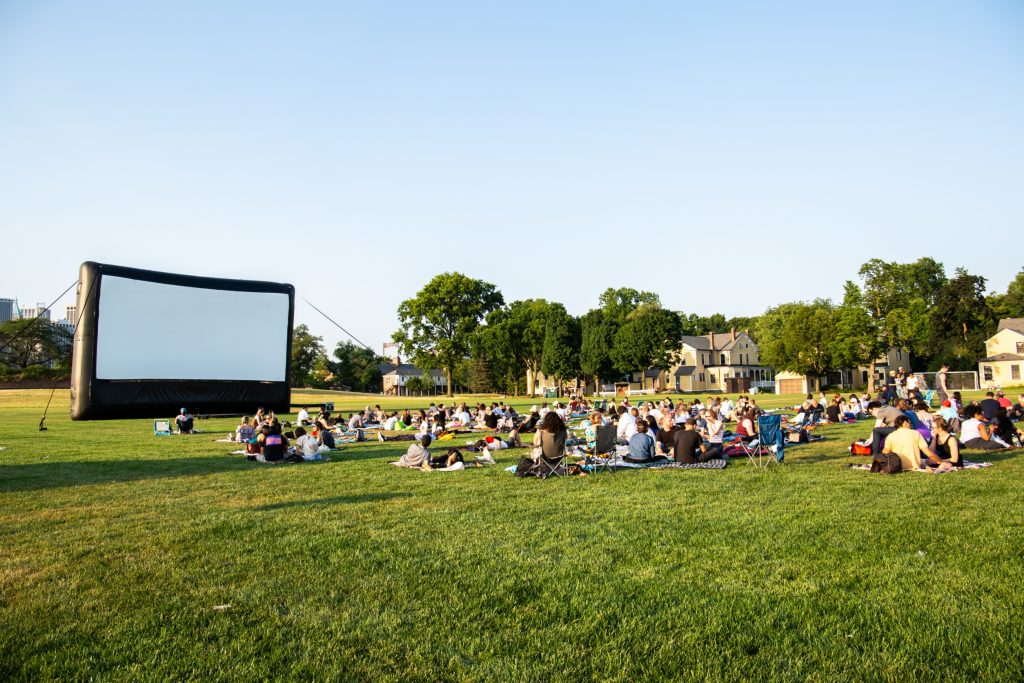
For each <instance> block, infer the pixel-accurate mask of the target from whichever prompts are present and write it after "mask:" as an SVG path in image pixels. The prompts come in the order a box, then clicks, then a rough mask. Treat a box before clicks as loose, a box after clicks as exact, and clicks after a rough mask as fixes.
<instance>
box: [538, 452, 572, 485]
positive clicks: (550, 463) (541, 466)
mask: <svg viewBox="0 0 1024 683" xmlns="http://www.w3.org/2000/svg"><path fill="white" fill-rule="evenodd" d="M537 476H538V477H539V478H541V479H547V478H548V477H567V476H569V461H568V458H567V456H566V455H565V449H562V454H561V455H560V456H559V457H558V458H556V459H554V460H548V459H547V458H545V457H544V455H543V454H541V456H540V457H539V458H537Z"/></svg>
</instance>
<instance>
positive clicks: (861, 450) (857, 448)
mask: <svg viewBox="0 0 1024 683" xmlns="http://www.w3.org/2000/svg"><path fill="white" fill-rule="evenodd" d="M850 452H851V453H853V454H854V455H871V444H865V443H861V442H860V441H854V442H853V443H851V444H850Z"/></svg>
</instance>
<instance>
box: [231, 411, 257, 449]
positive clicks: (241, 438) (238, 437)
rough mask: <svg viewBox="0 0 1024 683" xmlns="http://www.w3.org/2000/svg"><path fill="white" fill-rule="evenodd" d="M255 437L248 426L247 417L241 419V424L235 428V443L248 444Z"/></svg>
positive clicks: (252, 430)
mask: <svg viewBox="0 0 1024 683" xmlns="http://www.w3.org/2000/svg"><path fill="white" fill-rule="evenodd" d="M255 436H256V430H255V429H253V426H252V425H251V424H249V417H248V416H246V417H243V418H242V423H241V424H240V425H238V426H237V427H235V441H237V442H239V443H249V442H250V441H252V440H253V438H254V437H255Z"/></svg>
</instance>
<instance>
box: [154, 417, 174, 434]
mask: <svg viewBox="0 0 1024 683" xmlns="http://www.w3.org/2000/svg"><path fill="white" fill-rule="evenodd" d="M153 434H155V435H156V436H170V435H171V421H170V420H153Z"/></svg>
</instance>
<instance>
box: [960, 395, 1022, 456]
mask: <svg viewBox="0 0 1024 683" xmlns="http://www.w3.org/2000/svg"><path fill="white" fill-rule="evenodd" d="M964 414H965V415H966V416H967V418H968V419H966V420H964V422H963V424H962V425H960V442H961V443H963V445H964V448H971V449H979V450H983V451H1001V450H1003V449H1006V448H1009V447H1010V446H1009V444H1006V443H1004V442H1003V441H1001V440H1000V439H999V437H997V436H996V435H995V434H994V433H993V432H992V429H991V428H990V427H989V425H988V424H986V423H985V422H983V421H982V420H981V417H982V415H983V412H982V409H981V406H976V405H970V406H967V407H966V408H964Z"/></svg>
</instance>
